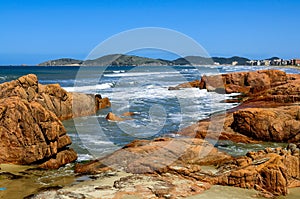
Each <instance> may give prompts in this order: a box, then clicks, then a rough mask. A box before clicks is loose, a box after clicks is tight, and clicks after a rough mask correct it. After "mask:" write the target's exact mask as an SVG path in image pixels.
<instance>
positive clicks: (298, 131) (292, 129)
mask: <svg viewBox="0 0 300 199" xmlns="http://www.w3.org/2000/svg"><path fill="white" fill-rule="evenodd" d="M233 117H234V121H233V123H232V129H233V130H234V131H236V132H238V133H241V134H243V135H246V136H247V137H251V138H254V139H256V140H262V141H271V142H299V141H300V107H299V106H287V107H278V108H248V109H242V110H239V111H237V112H235V113H233Z"/></svg>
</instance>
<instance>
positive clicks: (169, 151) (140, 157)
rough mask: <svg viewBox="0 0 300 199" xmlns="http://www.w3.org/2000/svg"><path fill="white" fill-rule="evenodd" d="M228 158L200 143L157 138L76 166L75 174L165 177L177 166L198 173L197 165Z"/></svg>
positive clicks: (139, 142)
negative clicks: (112, 172)
mask: <svg viewBox="0 0 300 199" xmlns="http://www.w3.org/2000/svg"><path fill="white" fill-rule="evenodd" d="M230 158H231V157H230V156H229V155H227V154H225V153H223V152H220V151H218V150H217V149H216V148H214V147H213V146H212V145H211V144H209V143H208V142H207V141H204V140H201V139H191V138H187V139H184V138H178V139H172V138H158V139H154V140H153V141H148V140H136V141H134V142H132V143H130V144H128V145H126V146H125V147H123V148H122V149H120V150H118V151H116V152H114V153H113V154H112V155H109V156H106V157H104V158H101V159H99V160H95V161H92V162H90V163H88V164H83V165H80V164H77V165H76V168H75V171H76V172H78V173H92V174H95V173H102V172H103V171H106V170H107V169H106V168H105V167H110V168H115V169H124V170H125V171H127V172H130V173H135V174H137V173H164V172H167V171H175V169H174V168H176V166H180V168H182V167H186V168H190V169H187V170H186V171H185V172H196V171H197V170H199V169H200V167H199V165H213V164H219V163H221V162H223V161H225V160H228V159H230ZM188 165H190V166H188ZM192 165H198V166H192ZM177 172H178V171H177Z"/></svg>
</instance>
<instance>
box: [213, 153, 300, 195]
mask: <svg viewBox="0 0 300 199" xmlns="http://www.w3.org/2000/svg"><path fill="white" fill-rule="evenodd" d="M211 182H212V183H216V184H221V185H230V186H237V187H241V188H248V189H249V188H256V189H258V190H259V191H264V190H265V191H266V192H270V193H271V194H274V195H287V194H288V188H290V187H296V186H300V156H299V155H291V151H288V150H285V149H280V148H279V149H276V150H273V149H267V150H265V151H258V152H249V153H248V154H247V156H245V157H239V158H236V159H234V160H231V161H229V162H227V163H224V164H223V165H222V166H221V168H220V170H219V173H218V175H217V176H216V177H215V178H211Z"/></svg>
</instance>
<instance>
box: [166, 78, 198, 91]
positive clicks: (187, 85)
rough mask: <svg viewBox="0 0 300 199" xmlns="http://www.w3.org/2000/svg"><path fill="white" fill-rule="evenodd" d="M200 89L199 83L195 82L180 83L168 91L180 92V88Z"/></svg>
mask: <svg viewBox="0 0 300 199" xmlns="http://www.w3.org/2000/svg"><path fill="white" fill-rule="evenodd" d="M199 87H200V81H199V80H195V81H191V82H187V83H182V84H179V85H177V86H174V87H169V88H168V90H180V89H182V88H199Z"/></svg>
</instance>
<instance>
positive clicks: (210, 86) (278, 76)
mask: <svg viewBox="0 0 300 199" xmlns="http://www.w3.org/2000/svg"><path fill="white" fill-rule="evenodd" d="M287 80H288V76H287V74H286V73H285V72H283V71H280V70H260V71H251V72H235V73H229V74H222V75H214V76H203V77H202V78H201V81H200V84H199V85H197V86H199V88H200V89H207V90H208V91H216V92H222V91H223V92H226V93H245V94H248V93H249V94H255V93H258V92H261V91H264V90H266V89H269V88H271V87H275V86H278V85H282V84H285V83H287Z"/></svg>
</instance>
